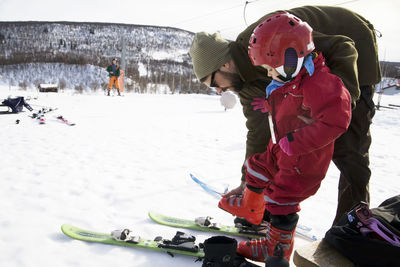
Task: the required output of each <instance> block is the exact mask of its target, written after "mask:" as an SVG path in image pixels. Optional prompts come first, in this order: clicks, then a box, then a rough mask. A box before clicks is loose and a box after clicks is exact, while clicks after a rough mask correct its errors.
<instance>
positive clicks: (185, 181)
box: [0, 86, 400, 267]
mask: <svg viewBox="0 0 400 267" xmlns="http://www.w3.org/2000/svg"><path fill="white" fill-rule="evenodd" d="M386 91H387V90H386ZM386 91H385V92H386ZM71 92H72V91H71V90H66V91H65V92H64V93H47V94H46V93H37V92H35V91H17V90H13V89H11V90H9V87H8V86H0V99H2V98H6V97H7V96H9V95H13V96H17V95H24V96H26V97H31V100H28V103H30V104H31V105H32V107H34V108H36V109H38V108H40V107H41V106H46V107H53V108H54V107H57V108H58V109H57V110H56V111H54V112H53V113H48V115H47V122H46V124H44V125H39V124H38V123H37V121H36V120H34V119H31V118H30V117H28V115H29V114H30V113H29V112H28V111H26V112H23V113H20V114H12V115H0V128H1V132H0V140H2V141H1V143H0V151H1V155H2V157H1V160H0V170H1V178H0V214H1V215H0V251H1V253H0V266H7V267H16V266H18V267H21V266H24V267H25V266H29V267H30V266H32V267H36V266H57V267H64V266H74V267H76V266H82V267H87V266H98V267H99V266H100V267H102V266H104V267H108V266H152V267H161V266H162V267H165V266H185V267H187V266H201V263H200V262H197V263H195V262H194V259H192V258H190V257H186V256H179V255H176V256H175V257H174V258H172V257H170V256H169V255H167V254H166V253H157V252H153V251H147V250H142V249H132V248H124V247H117V246H109V245H103V244H93V243H86V242H82V241H78V240H73V239H71V238H69V237H67V236H65V235H64V234H63V233H62V232H61V230H60V226H61V225H62V224H64V223H68V224H72V225H75V226H78V227H81V228H84V229H85V228H86V229H91V230H94V231H98V232H111V231H112V230H115V229H120V228H130V229H131V230H133V231H134V232H135V233H136V234H137V235H141V236H143V237H148V238H154V237H155V236H158V235H161V236H163V237H165V238H171V237H172V236H173V235H174V234H175V232H176V231H177V230H178V229H175V228H171V227H166V226H162V225H158V224H156V223H154V222H152V221H151V220H150V219H149V218H148V216H147V212H148V211H150V210H154V211H157V212H160V213H163V214H168V215H171V216H177V217H182V218H194V217H197V216H206V215H211V216H213V217H214V218H218V219H219V220H220V221H221V222H223V223H226V224H231V223H232V219H233V217H232V216H231V215H229V214H227V213H225V212H224V211H222V210H220V209H219V208H218V207H217V200H216V199H214V198H213V197H211V196H209V195H208V194H207V193H205V192H203V191H202V189H201V188H200V187H199V186H198V185H196V184H195V183H194V182H193V181H191V179H190V177H189V173H194V174H196V175H197V176H198V178H201V179H203V180H204V181H205V182H207V183H210V184H211V185H213V186H216V187H219V188H223V187H224V186H225V185H229V186H230V188H233V187H236V186H237V185H238V184H239V180H240V169H241V164H242V162H243V157H244V150H245V140H246V128H245V118H244V116H243V114H242V109H241V106H240V104H239V105H236V106H235V107H234V108H233V109H229V110H228V111H224V108H223V107H222V106H221V104H220V102H219V97H218V96H207V95H155V94H151V95H150V94H133V93H132V94H126V95H125V96H124V97H117V96H115V97H106V96H104V95H103V94H102V93H93V94H72V93H71ZM386 93H388V94H385V95H383V96H382V98H381V105H382V106H388V105H389V104H397V105H398V104H400V91H396V90H395V89H393V90H392V91H390V92H389V91H387V92H386ZM34 97H37V99H34ZM375 99H377V96H375ZM56 115H62V116H63V117H64V118H66V119H67V120H69V121H71V122H74V123H76V126H72V127H71V126H67V125H65V124H62V123H60V122H57V121H56V120H55V119H54V116H56ZM17 119H19V120H20V123H19V124H16V123H15V122H16V120H17ZM399 129H400V110H395V109H387V108H381V110H379V111H377V112H376V115H375V117H374V120H373V124H372V126H371V131H372V137H373V143H372V146H371V149H370V161H371V169H372V178H371V183H370V191H371V207H376V206H378V205H379V204H380V203H381V202H382V201H384V200H385V199H387V198H389V197H391V196H394V195H396V194H398V193H399V192H400V179H399V178H400V169H399V168H398V165H397V164H398V162H400V156H399V153H398V151H399V150H400V143H399V142H398V140H399V137H400V131H399ZM338 177H339V172H338V170H337V169H336V168H335V166H334V165H333V164H332V165H331V167H330V169H329V171H328V174H327V177H326V178H325V180H324V181H323V184H322V186H321V189H320V190H319V191H318V192H317V194H316V195H315V196H313V197H311V198H309V199H307V200H306V201H304V202H303V203H302V208H303V209H302V211H301V212H300V223H301V224H304V225H307V226H310V227H312V228H313V230H314V231H315V234H316V235H317V236H318V237H322V236H323V235H324V233H325V232H326V231H327V230H328V229H329V227H330V225H331V222H332V220H333V217H334V214H335V210H336V199H337V184H338ZM185 231H186V232H190V233H193V234H196V236H198V241H204V240H205V239H206V238H208V237H209V236H211V234H208V233H204V232H195V231H189V230H185ZM304 242H307V241H304V240H300V239H298V240H296V246H299V245H301V244H304ZM260 266H262V265H261V264H260Z"/></svg>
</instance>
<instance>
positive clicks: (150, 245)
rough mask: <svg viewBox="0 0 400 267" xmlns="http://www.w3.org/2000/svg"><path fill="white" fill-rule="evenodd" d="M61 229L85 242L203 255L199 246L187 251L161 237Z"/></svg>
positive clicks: (69, 227) (62, 227)
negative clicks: (124, 236) (122, 236)
mask: <svg viewBox="0 0 400 267" xmlns="http://www.w3.org/2000/svg"><path fill="white" fill-rule="evenodd" d="M61 231H62V232H63V233H64V234H65V235H67V236H69V237H71V238H73V239H77V240H82V241H87V242H94V243H102V244H108V245H117V246H124V247H132V248H144V249H150V250H155V251H162V252H167V253H168V254H182V255H187V256H192V257H196V258H203V257H204V252H203V250H202V249H201V248H198V246H195V247H196V249H197V252H192V251H187V248H184V247H182V249H176V248H175V249H174V248H171V247H173V246H174V245H171V244H170V243H169V242H170V241H169V240H165V239H161V238H160V239H158V240H151V239H144V238H141V237H138V236H137V237H135V240H134V241H117V240H115V239H114V238H113V237H112V236H111V234H105V233H97V232H93V231H88V230H84V229H80V228H78V227H75V226H72V225H69V224H63V225H62V226H61ZM178 233H179V232H178Z"/></svg>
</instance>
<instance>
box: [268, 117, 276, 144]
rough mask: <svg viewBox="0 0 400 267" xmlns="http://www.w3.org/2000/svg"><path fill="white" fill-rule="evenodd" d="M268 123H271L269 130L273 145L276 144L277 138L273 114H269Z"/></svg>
mask: <svg viewBox="0 0 400 267" xmlns="http://www.w3.org/2000/svg"><path fill="white" fill-rule="evenodd" d="M268 122H269V130H270V131H271V139H272V143H273V144H276V137H275V131H274V122H273V120H272V115H271V113H268Z"/></svg>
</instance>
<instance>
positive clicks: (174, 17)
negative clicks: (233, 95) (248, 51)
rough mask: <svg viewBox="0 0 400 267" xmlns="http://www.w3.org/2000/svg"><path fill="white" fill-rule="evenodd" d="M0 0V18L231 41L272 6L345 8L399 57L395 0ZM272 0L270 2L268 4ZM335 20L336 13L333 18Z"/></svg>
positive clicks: (399, 7) (383, 50)
mask: <svg viewBox="0 0 400 267" xmlns="http://www.w3.org/2000/svg"><path fill="white" fill-rule="evenodd" d="M248 2H249V3H248V4H247V5H246V9H245V8H244V7H245V3H246V1H243V0H201V1H200V0H199V1H190V0H143V1H137V0H107V1H106V0H86V1H85V0H0V21H27V20H34V21H80V22H83V21H87V22H115V23H129V24H144V25H157V26H172V27H176V28H181V29H185V30H189V31H193V32H198V31H208V32H216V31H219V32H220V33H221V35H222V36H223V37H224V38H227V39H231V40H234V39H235V37H236V36H237V34H238V33H240V32H241V31H242V30H243V29H245V28H246V23H247V24H251V23H252V22H254V21H256V20H257V19H259V18H260V17H261V16H263V15H265V14H267V13H269V12H272V11H274V10H278V9H290V8H293V7H298V6H303V5H334V6H341V7H345V8H349V9H351V10H354V11H356V12H358V13H359V14H361V15H362V16H364V17H365V18H366V19H368V20H369V21H371V22H372V23H373V24H374V26H375V28H376V29H378V30H379V31H380V32H381V33H382V35H383V36H382V37H381V38H379V39H378V44H379V50H380V51H379V52H380V55H379V57H380V59H381V60H387V61H397V62H400V48H399V43H400V30H399V28H400V27H399V22H398V21H399V16H400V1H399V0H348V1H346V0H325V1H316V0H315V1H313V0H309V1H303V0H298V1H294V0H279V1H277V0H275V1H273V0H254V1H248ZM272 3H273V4H272ZM338 19H340V18H338ZM0 31H1V29H0Z"/></svg>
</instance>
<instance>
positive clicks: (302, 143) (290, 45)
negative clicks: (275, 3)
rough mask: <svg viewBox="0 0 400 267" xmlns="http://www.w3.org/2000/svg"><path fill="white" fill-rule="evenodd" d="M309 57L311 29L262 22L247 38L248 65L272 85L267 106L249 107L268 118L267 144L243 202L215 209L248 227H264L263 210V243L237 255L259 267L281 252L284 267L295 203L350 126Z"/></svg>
mask: <svg viewBox="0 0 400 267" xmlns="http://www.w3.org/2000/svg"><path fill="white" fill-rule="evenodd" d="M314 49H315V46H314V43H313V37H312V28H311V27H310V26H309V25H308V23H306V22H304V21H301V20H300V19H299V18H297V17H296V16H294V15H292V14H290V13H287V12H282V13H278V14H274V15H272V16H270V17H267V18H266V19H265V20H264V21H263V22H261V23H260V24H259V25H258V26H257V27H256V28H255V29H254V31H253V34H252V37H251V38H250V43H249V47H248V54H249V57H250V60H251V62H252V64H253V65H256V66H262V67H263V68H264V69H265V71H266V72H267V73H268V76H269V77H271V78H272V79H273V81H272V82H271V83H270V84H269V85H268V86H267V87H266V98H265V99H264V98H261V99H260V98H256V99H254V102H253V103H252V105H253V106H254V108H255V109H261V111H262V112H264V113H266V112H268V114H269V115H268V117H269V125H270V131H271V139H270V142H269V144H268V146H267V149H266V151H265V152H263V153H256V154H253V155H252V156H251V157H250V158H249V159H248V160H247V161H246V162H245V164H244V166H245V169H246V187H245V190H244V194H243V195H234V196H224V197H223V198H222V199H221V200H220V202H219V203H218V206H219V207H220V208H221V209H223V210H225V211H227V212H229V213H231V214H233V215H236V216H238V217H242V218H245V219H246V220H247V221H249V222H250V223H252V224H254V225H259V224H260V223H261V222H262V220H263V218H264V210H266V211H267V213H268V214H269V219H270V220H269V225H268V227H267V229H268V231H267V234H266V238H265V239H262V240H253V241H243V242H240V243H239V245H238V248H237V252H238V254H240V255H243V256H245V257H247V258H249V259H251V260H255V261H261V262H265V261H266V257H267V256H268V255H269V256H271V255H273V252H274V249H275V247H276V246H277V245H278V244H280V245H282V247H283V252H284V257H285V258H286V259H287V260H288V261H289V259H290V256H291V253H292V250H293V242H294V232H295V229H296V225H297V222H298V218H299V216H298V214H297V212H298V211H300V202H301V201H303V200H305V199H307V198H308V197H310V196H311V195H313V194H315V193H316V192H317V190H318V188H319V187H320V184H321V181H322V180H323V178H324V177H325V175H326V172H327V171H328V167H329V164H330V161H331V159H332V156H333V151H334V142H335V139H336V138H338V137H339V136H340V135H341V134H343V133H344V132H345V131H346V130H347V127H348V126H349V124H350V118H351V97H350V94H349V92H348V90H347V89H346V87H345V86H344V84H343V82H342V80H341V79H340V78H339V77H337V76H336V75H334V74H332V73H331V72H330V70H329V68H328V66H326V64H325V59H324V57H323V55H322V53H319V52H317V51H315V50H314ZM209 83H210V85H211V86H212V84H213V83H214V81H213V79H212V77H211V79H210V81H209ZM265 116H267V115H265Z"/></svg>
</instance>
